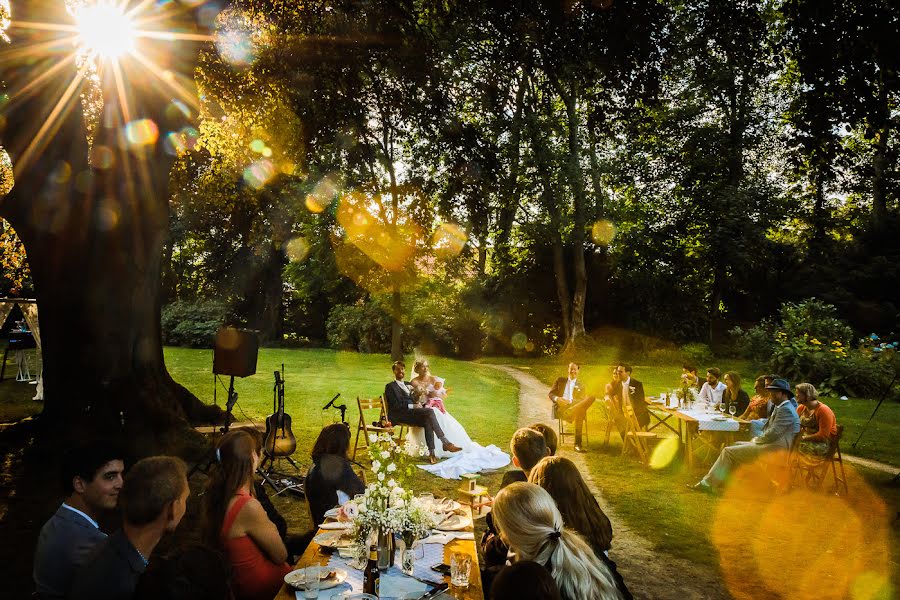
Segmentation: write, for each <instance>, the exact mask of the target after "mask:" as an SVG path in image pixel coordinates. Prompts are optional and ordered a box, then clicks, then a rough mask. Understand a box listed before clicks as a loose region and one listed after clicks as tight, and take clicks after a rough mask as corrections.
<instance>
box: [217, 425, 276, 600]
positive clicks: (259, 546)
mask: <svg viewBox="0 0 900 600" xmlns="http://www.w3.org/2000/svg"><path fill="white" fill-rule="evenodd" d="M258 448H259V446H258V443H257V440H256V439H255V438H254V437H253V436H252V435H251V434H249V433H247V432H246V431H241V430H239V429H237V430H232V431H230V432H228V433H226V434H225V435H224V436H222V439H221V440H219V444H218V446H217V447H216V461H217V465H216V468H215V469H214V471H213V473H212V475H211V476H210V478H209V482H208V483H207V485H206V493H205V494H204V496H203V537H204V538H205V541H206V542H207V543H208V544H210V545H211V546H213V547H214V548H219V549H221V550H222V551H223V552H224V554H225V557H226V559H227V560H228V563H229V565H230V566H231V589H232V591H233V592H234V597H235V599H236V600H269V599H270V598H273V597H274V596H275V594H277V593H278V590H279V589H281V586H282V584H283V580H284V576H285V575H287V574H288V573H289V572H290V570H291V567H290V566H289V565H288V564H287V562H285V561H287V558H288V552H287V548H286V547H285V545H284V542H283V541H282V539H281V536H280V535H279V534H278V528H277V527H276V526H275V524H274V523H273V522H272V521H271V520H269V517H268V515H266V511H265V509H264V508H263V505H262V504H260V502H259V500H257V499H256V496H255V492H254V489H253V479H254V474H255V473H256V469H257V467H258V466H259V450H258Z"/></svg>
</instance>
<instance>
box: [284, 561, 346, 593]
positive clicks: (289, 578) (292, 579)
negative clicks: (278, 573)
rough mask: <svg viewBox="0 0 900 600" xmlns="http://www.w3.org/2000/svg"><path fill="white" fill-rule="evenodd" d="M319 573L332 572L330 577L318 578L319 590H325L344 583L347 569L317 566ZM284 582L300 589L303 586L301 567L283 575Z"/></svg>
mask: <svg viewBox="0 0 900 600" xmlns="http://www.w3.org/2000/svg"><path fill="white" fill-rule="evenodd" d="M319 573H320V574H326V573H333V575H332V576H331V577H328V578H327V579H322V580H320V582H319V589H320V590H327V589H331V588H333V587H335V586H338V585H341V584H342V583H344V580H345V579H347V571H345V570H343V569H329V568H328V567H319ZM320 577H321V575H320ZM284 582H285V583H286V584H288V585H289V586H291V587H292V588H295V589H298V590H302V589H303V588H304V581H303V569H297V570H296V571H291V572H290V573H288V574H287V575H285V576H284Z"/></svg>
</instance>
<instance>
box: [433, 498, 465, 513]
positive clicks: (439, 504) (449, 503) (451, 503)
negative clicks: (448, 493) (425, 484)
mask: <svg viewBox="0 0 900 600" xmlns="http://www.w3.org/2000/svg"><path fill="white" fill-rule="evenodd" d="M461 508H462V504H460V503H459V502H457V501H456V500H452V499H450V498H443V499H441V500H435V501H434V504H432V509H433V510H434V512H438V513H442V512H443V513H451V512H456V511H458V510H460V509H461Z"/></svg>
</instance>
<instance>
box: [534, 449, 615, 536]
mask: <svg viewBox="0 0 900 600" xmlns="http://www.w3.org/2000/svg"><path fill="white" fill-rule="evenodd" d="M528 481H529V482H531V483H535V484H537V485H539V486H541V487H542V488H544V489H545V490H547V491H548V492H549V493H550V496H552V497H553V499H554V500H555V501H556V507H557V508H558V509H559V512H560V514H562V517H563V522H564V523H565V524H566V527H569V528H571V529H574V530H575V531H577V532H578V533H580V534H581V535H582V536H584V538H585V540H587V542H588V543H589V544H590V545H591V546H592V547H594V549H595V551H596V550H600V551H606V550H609V548H610V546H611V545H612V536H613V532H612V523H610V522H609V518H608V517H607V516H606V514H604V512H603V510H602V509H601V508H600V505H599V504H598V503H597V499H596V498H594V495H593V494H592V493H591V490H590V489H589V488H588V486H587V483H585V481H584V479H583V478H582V477H581V473H579V471H578V467H576V466H575V463H573V462H572V461H571V460H569V459H568V458H565V457H562V456H548V457H546V458H543V459H541V461H540V462H539V463H538V464H537V465H535V467H534V468H533V469H532V470H531V473H530V474H529V475H528Z"/></svg>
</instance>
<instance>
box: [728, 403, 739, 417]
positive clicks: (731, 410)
mask: <svg viewBox="0 0 900 600" xmlns="http://www.w3.org/2000/svg"><path fill="white" fill-rule="evenodd" d="M735 413H737V405H736V404H735V403H734V402H732V403H731V404H729V405H728V414H729V415H731V416H732V417H733V416H734V415H735Z"/></svg>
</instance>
